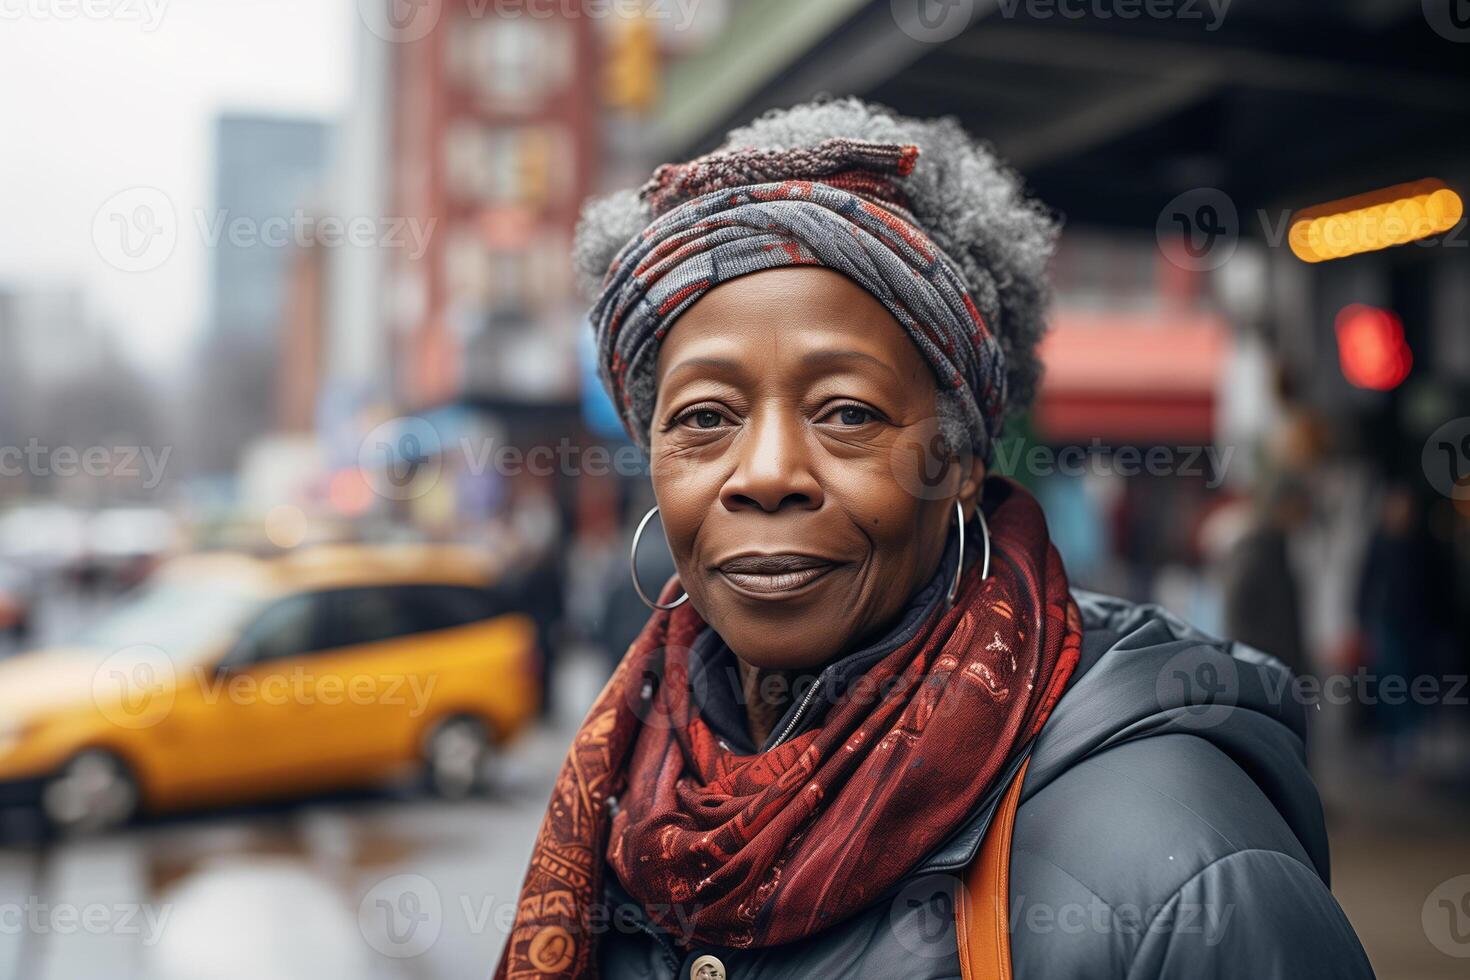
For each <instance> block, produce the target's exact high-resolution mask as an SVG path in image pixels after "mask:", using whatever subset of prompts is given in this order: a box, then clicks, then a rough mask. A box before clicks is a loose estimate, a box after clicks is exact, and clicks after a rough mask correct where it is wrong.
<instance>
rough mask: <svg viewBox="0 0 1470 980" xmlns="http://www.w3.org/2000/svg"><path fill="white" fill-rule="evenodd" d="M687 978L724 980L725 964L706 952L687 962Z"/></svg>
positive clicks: (690, 979)
mask: <svg viewBox="0 0 1470 980" xmlns="http://www.w3.org/2000/svg"><path fill="white" fill-rule="evenodd" d="M689 980H726V976H725V964H724V963H721V962H720V958H719V957H718V956H710V955H708V954H706V955H704V956H701V957H699V958H698V959H696V960H695V961H694V962H693V963H690V964H689Z"/></svg>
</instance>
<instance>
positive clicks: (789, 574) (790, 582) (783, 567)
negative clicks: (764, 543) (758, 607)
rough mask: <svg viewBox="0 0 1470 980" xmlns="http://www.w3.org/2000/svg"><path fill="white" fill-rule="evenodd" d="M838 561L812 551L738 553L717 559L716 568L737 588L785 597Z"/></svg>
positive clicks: (765, 596) (767, 596) (804, 587)
mask: <svg viewBox="0 0 1470 980" xmlns="http://www.w3.org/2000/svg"><path fill="white" fill-rule="evenodd" d="M839 564H840V563H839V562H835V561H833V560H831V559H830V558H818V557H815V556H813V555H795V554H782V555H738V556H736V557H734V558H730V559H727V560H726V561H724V562H721V563H720V565H719V566H718V569H717V570H718V571H719V573H720V575H721V576H722V577H723V578H724V579H725V581H726V582H727V583H728V584H729V585H730V586H731V587H733V588H734V589H735V590H736V591H737V592H741V593H744V594H745V595H748V596H752V597H754V598H760V599H786V598H790V597H792V596H795V595H797V594H799V593H802V592H804V591H806V590H807V588H808V587H810V586H811V585H813V584H815V583H816V582H817V581H819V580H820V579H821V578H823V577H824V576H825V575H826V574H827V573H828V572H830V571H832V570H833V569H834V568H836V567H837V566H838V565H839Z"/></svg>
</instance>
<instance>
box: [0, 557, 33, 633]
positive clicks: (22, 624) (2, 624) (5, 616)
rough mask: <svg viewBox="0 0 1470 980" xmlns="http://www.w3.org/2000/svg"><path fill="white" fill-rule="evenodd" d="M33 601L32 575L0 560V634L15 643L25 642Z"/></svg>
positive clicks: (19, 567)
mask: <svg viewBox="0 0 1470 980" xmlns="http://www.w3.org/2000/svg"><path fill="white" fill-rule="evenodd" d="M35 601H36V582H35V576H34V574H32V572H31V571H30V570H29V569H27V568H24V567H22V566H20V565H17V564H14V563H12V562H7V561H4V560H0V633H3V634H6V635H8V636H9V637H10V638H11V639H12V640H14V641H16V642H17V643H18V642H21V641H23V640H25V639H26V638H27V637H28V636H29V635H30V631H31V609H32V607H33V606H34V605H35Z"/></svg>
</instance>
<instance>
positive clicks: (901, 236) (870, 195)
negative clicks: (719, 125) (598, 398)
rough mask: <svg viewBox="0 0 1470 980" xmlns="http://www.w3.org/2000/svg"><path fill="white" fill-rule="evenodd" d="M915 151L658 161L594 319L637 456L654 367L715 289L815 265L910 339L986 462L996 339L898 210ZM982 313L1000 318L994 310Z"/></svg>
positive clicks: (851, 148) (995, 423)
mask: <svg viewBox="0 0 1470 980" xmlns="http://www.w3.org/2000/svg"><path fill="white" fill-rule="evenodd" d="M918 156H919V148H918V147H916V146H899V145H896V144H879V143H868V142H862V141H857V140H846V139H832V140H827V141H826V142H823V143H821V144H818V145H817V146H814V147H804V148H798V149H791V150H734V151H727V152H722V153H717V154H713V155H711V156H706V157H702V158H700V159H698V160H694V161H691V162H689V163H683V164H668V165H665V166H663V167H660V168H659V169H658V171H657V172H655V174H654V176H653V179H652V180H651V181H649V183H648V184H647V185H645V186H644V188H643V190H642V194H641V196H642V198H643V200H644V202H645V203H646V204H648V205H649V207H650V208H651V209H652V211H653V215H654V217H653V221H652V223H650V224H649V225H648V227H647V228H645V229H644V230H643V232H642V233H640V234H639V235H638V236H637V237H636V238H634V239H633V240H632V241H630V242H629V243H628V244H627V245H625V246H624V247H623V249H622V251H621V252H619V253H618V256H617V258H616V259H614V260H613V263H612V266H611V267H610V268H609V270H608V273H607V278H606V279H605V280H604V282H603V287H602V292H601V294H600V296H599V297H598V299H597V302H596V305H595V306H594V307H593V310H592V322H593V326H594V328H595V329H596V333H597V347H598V353H599V365H600V371H601V374H602V379H603V383H604V384H605V385H606V386H607V388H608V391H609V393H610V394H611V395H612V399H613V403H614V404H615V405H616V407H617V410H618V412H619V413H620V415H621V416H622V420H623V424H624V426H625V427H626V428H627V429H628V432H629V433H630V434H631V435H632V437H633V439H634V440H635V441H636V442H637V443H638V444H639V445H640V446H641V447H643V448H644V449H647V446H648V431H649V422H650V419H651V417H652V414H653V401H654V397H653V395H654V393H653V391H652V388H651V384H652V374H653V371H652V365H653V362H654V359H655V358H656V357H657V356H658V345H659V343H660V342H661V341H662V340H663V338H664V336H665V335H666V334H667V333H668V332H669V329H670V328H671V327H672V326H673V324H674V323H675V322H676V321H677V320H678V318H679V316H680V315H681V314H682V313H683V312H684V311H685V310H687V309H688V308H689V307H690V306H692V305H693V304H694V303H695V302H696V301H698V300H699V298H700V297H702V296H703V295H704V294H705V293H707V292H709V291H710V290H711V289H713V288H715V287H716V286H718V285H720V284H722V283H726V282H729V281H730V280H732V279H736V278H739V277H740V276H744V275H748V274H750V273H752V272H759V271H762V270H764V269H774V268H779V267H783V266H798V265H818V266H824V267H826V268H829V269H832V270H834V271H837V272H840V273H842V274H843V275H845V276H847V277H848V278H849V279H851V280H853V281H854V282H856V283H857V284H858V285H859V286H862V287H863V288H864V289H866V290H867V291H868V292H869V293H871V294H872V295H873V296H874V297H875V298H876V299H877V300H878V301H879V302H881V303H882V304H883V305H884V306H885V307H887V308H888V311H889V312H890V313H892V314H893V317H894V319H896V320H897V321H898V322H899V324H900V325H901V326H902V327H903V328H904V329H905V330H906V331H907V332H908V334H909V336H910V337H911V338H912V339H913V341H914V343H915V344H916V345H917V346H918V348H919V350H920V351H921V352H922V353H923V355H924V357H925V358H926V359H927V360H928V362H929V364H930V366H931V367H932V368H933V369H934V374H935V376H936V377H937V378H938V379H939V384H940V388H941V390H942V391H944V390H947V391H952V392H955V393H957V394H960V395H962V396H963V397H960V398H958V399H955V400H954V401H956V402H957V403H958V404H959V405H960V406H961V409H960V410H961V412H962V414H963V422H964V424H965V428H966V430H967V432H968V433H969V436H970V441H971V447H970V448H972V449H973V450H974V452H975V454H976V455H977V456H978V457H979V458H981V459H988V458H989V456H990V451H991V447H992V446H993V444H994V441H995V438H996V436H997V434H998V430H999V427H1000V425H1001V424H1002V422H1003V421H1004V418H1003V415H1004V407H1005V403H1006V369H1005V359H1004V355H1003V353H1002V350H1001V346H1000V343H999V342H998V340H997V339H996V333H995V331H994V330H993V329H992V327H991V325H988V324H987V323H986V318H985V317H984V316H982V314H981V311H980V310H979V309H978V308H977V306H976V304H975V301H974V300H973V299H972V296H971V291H970V289H969V288H968V287H967V285H966V283H965V280H964V278H963V276H962V275H961V274H960V271H959V268H958V266H957V265H956V264H955V263H954V262H953V261H952V260H951V259H950V258H949V257H948V256H946V255H945V254H944V252H943V251H941V250H940V249H939V248H938V246H936V245H935V244H934V242H933V241H931V240H930V238H929V236H928V235H927V234H925V232H924V230H923V228H922V227H920V225H919V223H918V222H917V221H916V220H915V218H914V217H913V215H912V214H911V213H910V210H909V207H908V203H907V199H906V197H905V195H904V193H903V187H902V181H903V178H904V177H906V176H907V175H908V174H909V173H910V172H911V171H912V170H913V167H914V164H915V162H916V161H917V159H918ZM991 315H992V317H993V316H995V315H998V314H997V313H992V314H991Z"/></svg>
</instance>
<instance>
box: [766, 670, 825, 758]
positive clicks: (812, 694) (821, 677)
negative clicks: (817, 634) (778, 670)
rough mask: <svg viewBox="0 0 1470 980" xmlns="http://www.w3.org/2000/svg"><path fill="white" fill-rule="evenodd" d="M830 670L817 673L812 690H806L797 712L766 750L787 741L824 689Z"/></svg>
mask: <svg viewBox="0 0 1470 980" xmlns="http://www.w3.org/2000/svg"><path fill="white" fill-rule="evenodd" d="M828 670H831V668H830V667H829V668H828ZM828 670H824V671H822V672H821V673H820V674H818V675H817V681H816V683H815V684H813V685H812V687H811V690H809V691H807V692H806V696H805V697H803V698H802V699H801V703H800V704H798V705H797V706H796V713H795V714H793V715H792V716H791V720H790V721H789V722H787V723H786V727H785V728H783V729H781V734H780V735H778V736H776V740H775V741H774V742H772V743H770V744H769V745H767V746H766V747H765V750H764V751H767V752H769V751H770V750H771V749H774V748H775V747H776V746H778V745H780V744H781V743H782V742H784V741H786V739H787V737H788V736H790V735H791V732H792V730H793V729H795V728H796V725H797V723H798V722H800V721H801V716H802V715H804V714H806V709H807V707H808V706H810V705H811V703H812V702H813V701H814V700H816V697H817V692H818V691H820V690H821V689H822V686H823V681H825V680H826V679H827V672H828Z"/></svg>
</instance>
